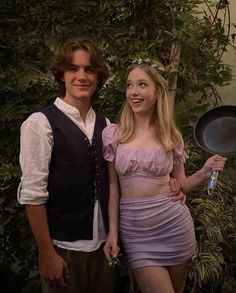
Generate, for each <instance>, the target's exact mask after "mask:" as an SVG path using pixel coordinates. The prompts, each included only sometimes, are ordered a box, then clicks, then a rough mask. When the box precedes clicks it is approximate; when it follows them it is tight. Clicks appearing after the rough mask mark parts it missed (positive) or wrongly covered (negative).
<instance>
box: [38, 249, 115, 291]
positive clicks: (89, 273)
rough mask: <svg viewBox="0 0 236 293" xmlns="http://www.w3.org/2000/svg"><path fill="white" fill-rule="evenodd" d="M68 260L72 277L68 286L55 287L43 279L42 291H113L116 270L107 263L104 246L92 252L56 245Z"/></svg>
mask: <svg viewBox="0 0 236 293" xmlns="http://www.w3.org/2000/svg"><path fill="white" fill-rule="evenodd" d="M56 250H57V252H58V254H59V255H60V256H62V257H63V258H64V260H65V261H66V262H67V264H68V266H69V270H70V278H69V280H68V281H67V286H66V288H55V287H51V286H50V285H48V284H47V283H46V282H45V281H44V280H41V285H42V293H104V292H106V293H112V292H113V287H114V279H115V270H114V269H112V268H110V267H109V266H108V264H107V260H106V258H105V255H104V252H103V249H102V247H100V248H99V249H98V250H96V251H92V252H81V251H73V250H65V249H61V248H58V247H56Z"/></svg>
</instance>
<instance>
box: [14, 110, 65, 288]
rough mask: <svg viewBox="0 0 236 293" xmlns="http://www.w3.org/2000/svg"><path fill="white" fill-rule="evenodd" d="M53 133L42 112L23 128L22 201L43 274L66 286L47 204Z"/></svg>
mask: <svg viewBox="0 0 236 293" xmlns="http://www.w3.org/2000/svg"><path fill="white" fill-rule="evenodd" d="M52 145H53V141H52V130H51V127H50V125H49V123H48V120H47V119H46V117H45V116H44V115H43V114H42V113H34V114H32V115H31V116H30V117H29V118H28V119H27V120H26V121H25V122H24V123H23V124H22V126H21V144H20V147H21V148H20V165H21V169H22V177H21V185H20V188H19V190H18V201H19V203H20V204H22V205H25V206H26V211H27V216H28V220H29V223H30V226H31V229H32V232H33V234H34V237H35V239H36V243H37V246H38V251H39V256H40V262H41V267H42V274H43V276H42V277H43V278H44V279H45V281H47V282H49V283H50V284H51V285H52V286H64V285H65V280H64V274H67V271H66V265H65V262H64V261H63V260H62V259H61V257H60V256H59V255H57V254H56V251H55V249H54V247H53V243H52V240H51V237H50V233H49V227H48V219H47V212H46V207H45V203H46V202H47V200H48V192H47V180H48V172H49V162H50V159H51V150H52Z"/></svg>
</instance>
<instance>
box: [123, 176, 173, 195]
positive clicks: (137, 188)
mask: <svg viewBox="0 0 236 293" xmlns="http://www.w3.org/2000/svg"><path fill="white" fill-rule="evenodd" d="M120 187H121V197H149V196H156V195H161V194H163V193H170V192H171V190H170V186H169V180H168V181H167V182H166V183H165V184H164V183H163V182H161V183H159V182H155V183H154V182H152V183H150V182H149V181H147V180H145V181H143V180H142V181H137V182H136V184H130V185H124V184H121V185H120Z"/></svg>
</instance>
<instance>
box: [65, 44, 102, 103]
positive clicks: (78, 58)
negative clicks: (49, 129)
mask: <svg viewBox="0 0 236 293" xmlns="http://www.w3.org/2000/svg"><path fill="white" fill-rule="evenodd" d="M71 63H72V64H73V65H72V66H71V68H70V69H68V70H66V71H65V72H64V76H63V80H64V82H65V88H66V94H65V97H64V100H65V101H66V102H68V103H69V104H72V105H73V104H74V102H76V101H77V100H81V101H82V100H84V99H86V100H88V101H89V102H90V100H91V97H92V95H93V94H94V93H95V91H96V88H97V81H98V76H97V73H96V71H95V69H94V68H93V66H92V64H91V61H90V54H89V53H88V52H87V51H85V50H83V49H78V50H76V51H74V53H73V56H72V62H71Z"/></svg>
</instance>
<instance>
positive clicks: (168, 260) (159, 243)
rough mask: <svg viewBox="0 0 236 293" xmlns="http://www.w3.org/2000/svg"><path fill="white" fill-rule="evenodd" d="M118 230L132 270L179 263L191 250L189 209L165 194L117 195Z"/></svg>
mask: <svg viewBox="0 0 236 293" xmlns="http://www.w3.org/2000/svg"><path fill="white" fill-rule="evenodd" d="M120 233H121V239H122V242H123V244H124V249H125V252H126V255H127V257H128V260H129V263H130V264H131V267H132V268H133V269H135V268H140V267H146V266H172V265H178V264H182V263H185V262H186V261H188V260H189V259H190V258H191V257H192V256H193V254H194V253H195V243H196V240H195V231H194V225H193V220H192V217H191V214H190V212H189V209H188V208H187V206H186V205H185V204H184V205H182V204H181V203H180V202H173V201H172V199H171V197H170V196H169V194H162V195H158V196H152V197H141V198H121V199H120Z"/></svg>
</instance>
